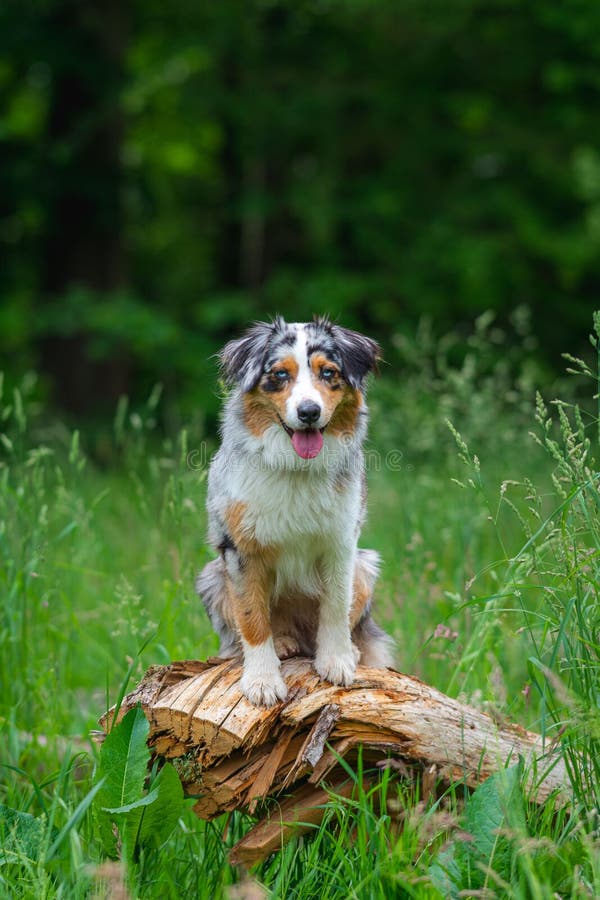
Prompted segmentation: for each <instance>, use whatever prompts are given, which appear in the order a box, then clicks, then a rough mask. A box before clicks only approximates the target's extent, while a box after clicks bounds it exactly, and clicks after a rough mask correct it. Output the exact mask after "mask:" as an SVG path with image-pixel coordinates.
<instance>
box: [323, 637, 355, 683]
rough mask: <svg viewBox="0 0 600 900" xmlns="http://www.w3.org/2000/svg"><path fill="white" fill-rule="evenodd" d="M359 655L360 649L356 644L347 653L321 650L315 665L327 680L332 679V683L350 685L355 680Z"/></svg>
mask: <svg viewBox="0 0 600 900" xmlns="http://www.w3.org/2000/svg"><path fill="white" fill-rule="evenodd" d="M358 655H359V654H358V650H357V649H356V647H355V646H354V644H352V647H351V649H350V650H349V651H347V652H346V653H328V652H326V651H325V652H323V651H320V650H319V651H318V652H317V655H316V657H315V662H314V666H315V669H316V671H317V673H318V674H319V675H320V676H321V678H323V679H324V680H325V681H331V682H332V684H343V685H344V686H345V687H348V686H349V685H351V684H352V682H353V681H354V675H355V674H356V663H357V662H358Z"/></svg>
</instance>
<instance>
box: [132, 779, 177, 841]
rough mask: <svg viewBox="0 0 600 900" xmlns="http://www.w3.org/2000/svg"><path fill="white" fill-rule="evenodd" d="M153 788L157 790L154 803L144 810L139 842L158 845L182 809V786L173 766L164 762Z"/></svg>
mask: <svg viewBox="0 0 600 900" xmlns="http://www.w3.org/2000/svg"><path fill="white" fill-rule="evenodd" d="M153 788H154V789H155V790H158V798H157V800H156V803H153V804H152V806H149V807H148V808H147V809H145V810H144V814H143V818H142V822H141V827H140V836H139V842H140V843H141V844H145V845H148V846H160V844H162V843H164V841H166V839H167V838H168V837H169V835H170V834H171V832H172V831H173V829H174V828H175V826H176V824H177V820H178V819H179V816H180V815H181V813H182V811H183V788H182V787H181V781H180V779H179V776H178V774H177V772H176V771H175V769H174V767H173V766H172V765H171V764H170V763H165V765H164V766H163V768H162V769H161V770H160V772H159V773H158V775H157V777H156V780H155V782H154V785H153Z"/></svg>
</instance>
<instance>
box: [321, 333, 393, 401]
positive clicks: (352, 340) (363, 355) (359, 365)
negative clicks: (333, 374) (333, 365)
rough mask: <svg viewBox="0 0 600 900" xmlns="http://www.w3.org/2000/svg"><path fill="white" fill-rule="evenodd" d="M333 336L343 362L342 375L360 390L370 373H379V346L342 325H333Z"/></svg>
mask: <svg viewBox="0 0 600 900" xmlns="http://www.w3.org/2000/svg"><path fill="white" fill-rule="evenodd" d="M331 334H332V335H333V337H334V339H335V343H336V346H337V348H338V350H339V353H340V357H341V360H342V375H343V376H344V378H345V379H346V381H347V382H348V384H349V385H351V387H353V388H358V389H359V390H360V389H361V388H362V386H363V382H364V380H365V378H366V376H367V375H368V374H369V372H376V371H377V363H378V361H379V360H380V359H381V350H380V347H379V344H377V343H376V342H375V341H373V340H371V338H368V337H365V335H364V334H359V333H358V331H350V329H349V328H342V326H341V325H332V326H331Z"/></svg>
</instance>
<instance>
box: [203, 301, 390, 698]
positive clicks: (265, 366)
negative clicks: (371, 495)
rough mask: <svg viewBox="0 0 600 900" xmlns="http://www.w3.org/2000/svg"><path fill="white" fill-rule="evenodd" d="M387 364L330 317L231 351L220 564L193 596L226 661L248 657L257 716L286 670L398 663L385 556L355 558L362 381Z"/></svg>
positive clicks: (220, 486)
mask: <svg viewBox="0 0 600 900" xmlns="http://www.w3.org/2000/svg"><path fill="white" fill-rule="evenodd" d="M379 358H380V351H379V347H378V345H377V344H376V343H375V341H373V340H371V339H370V338H368V337H365V336H364V335H362V334H359V333H357V332H355V331H350V330H349V329H347V328H342V327H341V326H339V325H337V324H332V323H331V322H330V321H329V320H328V319H327V318H323V317H315V318H314V319H313V321H312V322H307V323H293V324H288V323H286V322H285V321H284V320H283V319H282V318H280V317H278V318H275V319H274V320H273V321H272V322H270V323H265V322H259V323H256V324H255V325H254V326H253V327H251V328H250V329H249V330H248V331H247V332H246V333H245V334H244V335H243V336H242V337H241V338H239V339H238V340H234V341H231V342H230V343H228V344H227V345H226V346H225V347H224V348H223V350H222V351H221V353H220V362H221V370H222V375H223V379H224V381H225V383H226V384H227V385H229V386H230V388H232V390H231V391H230V393H229V396H228V399H227V401H226V403H225V406H224V413H223V418H222V428H221V437H222V442H221V446H220V448H219V450H218V452H217V453H216V455H215V456H214V458H213V460H212V462H211V465H210V470H209V475H208V497H207V511H208V523H209V525H208V530H209V542H210V544H211V545H212V547H213V548H214V550H215V551H218V553H219V556H218V558H217V559H214V560H213V561H212V562H209V563H208V564H207V565H206V566H205V568H204V569H203V571H202V572H201V573H200V575H199V576H198V579H197V582H196V589H197V591H198V593H199V594H200V596H201V598H202V600H203V602H204V604H205V607H206V610H207V613H208V615H209V618H210V620H211V622H212V625H213V627H214V629H215V631H216V632H217V634H218V635H219V637H220V640H221V646H220V650H219V655H220V656H222V657H232V656H243V674H242V679H241V688H242V691H243V693H244V694H245V695H246V697H247V698H248V700H250V702H251V703H253V704H255V705H257V706H272V705H273V704H275V703H277V702H278V701H280V700H285V698H286V695H287V688H286V685H285V682H284V681H283V678H282V677H281V667H280V658H281V659H284V658H288V657H291V656H296V655H304V656H311V657H314V668H315V669H316V671H317V672H318V674H319V675H320V676H321V678H323V679H325V680H327V681H330V682H332V683H333V684H339V685H349V684H351V683H352V681H353V679H354V676H355V670H356V665H357V662H361V663H362V664H364V665H367V666H381V667H383V666H388V665H391V664H392V662H393V660H392V654H391V643H392V641H391V639H390V638H389V637H388V635H386V634H385V632H384V631H383V630H382V629H381V628H379V627H378V626H377V625H376V624H375V622H374V621H373V619H372V617H371V603H372V597H373V588H374V585H375V581H376V579H377V575H378V569H379V556H378V554H377V553H376V552H374V551H373V550H359V549H358V547H357V542H358V538H359V535H360V530H361V527H362V524H363V521H364V516H365V508H366V483H365V472H364V457H363V452H362V444H363V441H364V439H365V436H366V430H367V416H368V412H367V406H366V401H365V381H366V378H367V375H368V374H369V373H370V372H372V371H374V370H375V369H376V367H377V362H378V360H379Z"/></svg>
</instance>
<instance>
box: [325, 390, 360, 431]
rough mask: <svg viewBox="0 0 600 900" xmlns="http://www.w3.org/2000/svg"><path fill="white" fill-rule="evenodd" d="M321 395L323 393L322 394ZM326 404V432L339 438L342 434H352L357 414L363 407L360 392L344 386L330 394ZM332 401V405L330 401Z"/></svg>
mask: <svg viewBox="0 0 600 900" xmlns="http://www.w3.org/2000/svg"><path fill="white" fill-rule="evenodd" d="M322 393H323V392H322ZM324 399H328V400H329V403H328V404H327V407H328V412H329V413H330V419H329V425H328V426H327V432H328V433H329V434H333V435H335V437H340V436H341V435H343V434H352V433H353V432H354V429H355V428H356V421H357V419H358V413H359V411H360V409H361V407H362V405H363V399H362V394H361V393H360V391H357V390H355V388H351V387H350V385H345V386H344V388H343V390H341V391H338V392H336V393H334V394H333V395H332V394H331V393H330V394H329V397H328V398H325V397H324ZM332 400H333V401H334V402H333V403H332V402H331V401H332Z"/></svg>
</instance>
